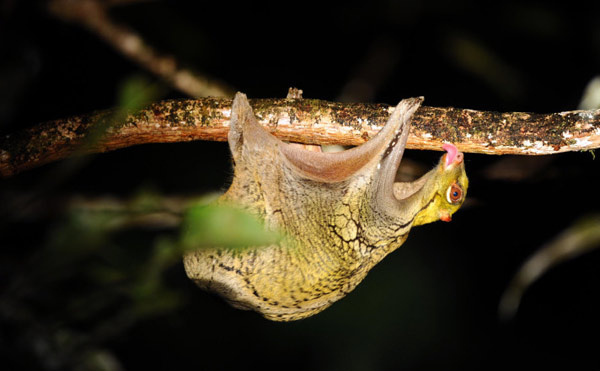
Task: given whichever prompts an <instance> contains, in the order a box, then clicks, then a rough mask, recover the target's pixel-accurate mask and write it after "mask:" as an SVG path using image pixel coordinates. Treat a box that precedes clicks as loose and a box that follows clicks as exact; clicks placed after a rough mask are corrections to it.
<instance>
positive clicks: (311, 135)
mask: <svg viewBox="0 0 600 371" xmlns="http://www.w3.org/2000/svg"><path fill="white" fill-rule="evenodd" d="M250 103H251V105H252V107H253V109H254V112H255V115H256V116H257V118H258V120H259V122H260V123H261V124H262V125H264V126H265V127H266V128H267V129H268V130H269V131H271V132H272V133H273V134H274V135H276V136H277V137H279V138H281V139H283V140H287V141H292V142H298V143H305V144H316V145H320V144H341V145H358V144H361V143H363V142H365V141H366V140H368V139H369V138H371V137H373V136H374V135H375V134H376V133H377V132H378V131H379V130H380V129H381V127H382V125H383V124H385V122H386V120H387V118H388V116H389V114H390V112H391V111H392V110H393V107H390V106H388V105H384V104H358V103H351V104H344V103H336V102H327V101H322V100H315V99H257V100H251V101H250ZM230 108H231V100H229V99H219V98H203V99H196V100H193V99H189V100H166V101H163V102H159V103H154V104H151V105H150V106H148V107H147V108H145V109H143V110H140V111H138V112H133V113H129V114H125V115H120V114H119V115H115V112H114V111H102V112H96V113H92V114H90V115H85V116H78V117H72V118H68V119H63V120H56V121H51V122H47V123H42V124H39V125H37V126H35V127H33V128H30V129H27V130H24V131H21V132H18V133H16V134H12V135H7V136H5V137H4V138H2V139H1V140H0V174H1V175H2V177H8V176H11V175H14V174H16V173H19V172H21V171H24V170H27V169H30V168H33V167H36V166H40V165H43V164H46V163H49V162H52V161H56V160H60V159H63V158H65V157H68V156H70V155H72V154H85V153H97V152H106V151H112V150H115V149H118V148H124V147H129V146H133V145H137V144H144V143H166V142H183V141H191V140H216V141H224V140H226V138H227V133H228V130H229V129H228V127H229V115H230ZM98 127H101V128H103V130H104V133H103V135H101V136H100V137H99V138H98ZM89 133H94V138H97V139H95V140H93V141H92V140H89V135H90V134H89ZM446 142H451V143H454V144H455V145H456V146H457V147H458V149H459V150H461V151H463V152H470V153H484V154H497V155H500V154H522V155H543V154H554V153H560V152H568V151H581V150H591V149H595V148H599V147H600V110H590V111H569V112H561V113H550V114H534V113H521V112H510V113H499V112H488V111H475V110H470V109H458V108H437V107H426V106H423V107H421V108H420V109H419V110H418V111H417V112H416V113H415V116H414V117H413V120H412V130H411V135H410V136H409V139H408V146H407V147H408V148H413V149H427V150H441V147H442V144H443V143H446Z"/></svg>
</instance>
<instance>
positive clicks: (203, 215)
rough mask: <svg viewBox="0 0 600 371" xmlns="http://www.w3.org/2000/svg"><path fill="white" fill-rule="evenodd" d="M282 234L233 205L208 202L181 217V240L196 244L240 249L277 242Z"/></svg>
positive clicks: (187, 243)
mask: <svg viewBox="0 0 600 371" xmlns="http://www.w3.org/2000/svg"><path fill="white" fill-rule="evenodd" d="M281 238H282V234H281V233H280V232H278V231H273V230H269V229H266V228H265V226H264V223H263V222H262V221H261V220H259V219H258V218H257V217H255V216H254V215H252V214H250V213H249V212H247V211H245V210H243V209H241V208H239V207H235V206H233V205H224V204H210V205H199V206H194V207H192V208H190V209H189V210H188V211H187V213H186V215H185V217H184V220H183V224H182V234H181V243H182V246H183V247H184V248H186V249H189V248H198V247H215V246H220V247H229V248H242V247H248V246H264V245H271V244H275V243H277V242H279V241H280V240H281Z"/></svg>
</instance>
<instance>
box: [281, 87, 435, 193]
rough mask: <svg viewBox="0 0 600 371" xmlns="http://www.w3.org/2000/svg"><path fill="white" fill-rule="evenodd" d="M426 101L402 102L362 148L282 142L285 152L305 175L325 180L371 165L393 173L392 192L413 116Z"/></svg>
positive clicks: (390, 175)
mask: <svg viewBox="0 0 600 371" xmlns="http://www.w3.org/2000/svg"><path fill="white" fill-rule="evenodd" d="M422 101H423V98H422V97H419V98H410V99H405V100H403V101H401V102H400V103H399V104H398V105H397V106H396V108H395V109H394V112H392V114H391V116H390V118H389V119H388V122H387V124H386V125H385V126H384V127H383V128H382V129H381V131H380V132H379V133H377V135H376V136H375V137H373V138H372V139H371V140H369V141H368V142H366V143H364V144H362V145H360V146H358V147H354V148H352V149H349V150H346V151H342V152H336V153H319V152H309V151H306V150H303V149H301V148H298V147H296V146H290V145H282V146H281V152H282V153H283V155H284V156H285V158H286V159H287V160H288V161H289V163H291V165H292V166H293V168H295V169H296V170H297V171H298V172H299V173H300V174H301V175H303V176H305V177H307V178H310V179H313V180H317V181H322V182H338V181H342V180H345V179H347V178H348V177H350V176H351V175H354V174H356V173H357V172H359V171H360V170H361V169H366V168H368V167H367V166H366V165H367V164H371V168H368V169H367V170H372V171H374V170H381V172H382V174H387V173H389V174H388V175H389V177H390V178H391V182H390V183H389V184H387V183H388V182H386V184H387V185H388V186H389V187H388V188H389V190H388V193H389V194H392V187H393V180H394V177H395V174H396V170H397V168H398V164H399V163H400V160H401V158H402V154H403V153H404V147H405V145H406V139H407V138H408V132H409V129H410V118H411V116H412V114H413V113H414V111H416V109H417V108H418V107H419V106H420V104H421V102H422ZM387 177H388V176H386V178H387Z"/></svg>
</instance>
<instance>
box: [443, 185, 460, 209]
mask: <svg viewBox="0 0 600 371" xmlns="http://www.w3.org/2000/svg"><path fill="white" fill-rule="evenodd" d="M462 197H463V190H462V188H460V186H459V185H458V184H456V183H452V185H451V186H450V187H448V190H447V191H446V200H448V202H449V203H451V204H453V205H456V204H458V203H459V202H460V201H461V200H462Z"/></svg>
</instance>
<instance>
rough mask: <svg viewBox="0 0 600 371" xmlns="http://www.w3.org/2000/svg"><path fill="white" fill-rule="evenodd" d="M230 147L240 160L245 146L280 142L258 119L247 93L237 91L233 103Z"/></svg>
mask: <svg viewBox="0 0 600 371" xmlns="http://www.w3.org/2000/svg"><path fill="white" fill-rule="evenodd" d="M227 141H228V142H229V148H230V149H231V154H232V156H233V159H234V161H235V162H238V161H239V160H240V156H241V154H242V148H243V147H244V146H250V147H253V148H254V147H260V146H265V145H269V144H270V143H271V142H274V141H275V142H279V140H278V139H276V138H275V137H274V136H272V135H271V134H269V133H268V132H267V131H266V130H265V129H263V127H262V126H261V125H260V124H259V123H258V121H256V117H255V116H254V112H253V111H252V107H250V103H248V99H247V98H246V94H244V93H239V92H238V93H237V94H236V95H235V98H234V99H233V104H232V105H231V120H230V121H229V135H228V136H227Z"/></svg>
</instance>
